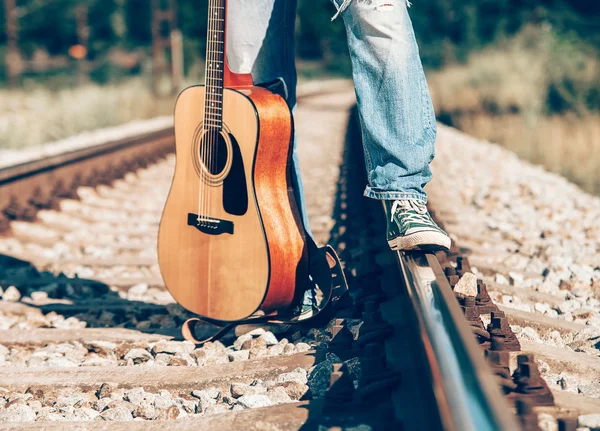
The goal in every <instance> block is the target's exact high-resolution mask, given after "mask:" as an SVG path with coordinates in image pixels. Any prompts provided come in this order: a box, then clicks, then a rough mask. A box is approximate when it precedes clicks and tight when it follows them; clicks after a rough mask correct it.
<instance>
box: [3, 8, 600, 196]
mask: <svg viewBox="0 0 600 431" xmlns="http://www.w3.org/2000/svg"><path fill="white" fill-rule="evenodd" d="M249 1H250V0H249ZM16 3H17V6H18V16H19V49H20V52H21V55H22V56H23V57H24V59H25V60H26V61H27V64H29V66H28V67H27V69H26V70H25V71H24V73H23V74H22V76H21V78H20V81H19V89H18V90H17V89H15V88H12V89H11V88H8V84H7V82H6V78H7V76H6V68H5V67H4V65H2V66H0V87H3V88H4V90H2V89H0V99H1V100H2V103H0V136H2V135H4V136H6V134H8V135H11V133H10V127H13V126H12V125H13V124H14V121H12V120H7V119H6V118H10V115H13V117H14V114H15V112H17V111H18V110H19V109H29V110H31V106H38V109H39V110H43V109H46V108H47V105H44V104H43V103H41V102H40V103H38V104H37V105H36V103H34V102H32V97H33V96H32V94H33V93H36V94H37V93H42V92H43V91H42V90H40V87H42V88H43V90H44V91H50V92H54V93H56V92H61V91H62V92H63V93H64V92H65V91H69V92H68V93H67V94H68V97H65V98H64V99H66V100H69V99H72V98H73V97H76V96H75V94H74V90H73V89H74V88H79V87H82V85H81V82H80V81H78V80H77V79H76V76H77V73H76V70H77V67H76V62H77V61H76V60H74V59H72V58H70V57H69V56H68V54H67V53H68V50H69V48H70V47H71V46H72V45H74V44H77V43H78V40H79V39H78V34H77V25H76V8H77V6H81V5H86V6H87V7H88V14H87V19H88V23H87V26H88V31H89V43H88V56H87V60H88V61H89V67H88V69H87V70H88V72H87V75H88V83H87V84H85V86H87V89H85V91H83V92H82V93H81V94H82V95H85V97H87V98H88V99H86V100H87V102H86V103H82V104H81V105H96V106H98V105H99V106H106V104H100V103H95V102H93V101H92V100H90V99H89V97H90V94H97V97H109V93H110V91H113V92H119V97H114V96H112V99H113V100H119V109H125V108H121V106H126V107H129V108H127V109H131V112H130V111H127V112H125V111H124V112H122V113H121V111H119V110H118V109H117V110H116V111H115V112H112V113H111V116H112V117H114V118H113V119H112V120H111V121H110V122H109V123H119V122H123V121H127V120H131V119H135V118H140V116H142V114H140V113H139V112H137V111H136V109H135V104H134V103H124V102H123V99H124V98H126V97H127V93H128V92H129V93H131V97H136V96H135V95H136V94H140V93H144V92H147V93H148V94H144V95H143V96H142V99H144V100H150V99H151V98H152V95H151V91H150V90H149V89H148V88H146V86H145V85H144V83H145V82H146V83H149V81H150V78H148V76H149V75H150V70H151V42H152V32H151V16H152V11H151V7H150V0H16ZM206 3H207V2H206V1H198V0H178V11H177V15H178V22H179V27H180V29H181V31H182V33H183V52H184V59H185V62H184V66H185V74H186V80H187V82H188V83H193V82H199V81H201V80H202V74H203V58H202V57H203V52H204V42H205V36H206ZM413 3H414V4H413V6H412V8H411V9H410V15H411V18H412V21H413V25H414V28H415V33H416V36H417V39H418V41H419V46H420V51H421V56H422V60H423V64H424V66H425V68H426V71H427V74H428V80H429V85H430V87H431V90H432V95H433V98H434V105H435V107H436V110H437V114H438V118H439V119H440V120H441V121H442V122H444V123H447V124H450V125H452V126H455V127H458V128H460V129H462V130H464V131H466V132H468V133H470V134H474V135H476V136H478V137H481V138H486V139H490V140H493V141H495V142H499V143H501V144H503V145H505V146H507V147H509V148H510V149H512V150H514V151H516V152H517V153H518V154H519V155H521V156H523V157H526V158H529V159H530V160H533V161H534V162H537V163H543V164H544V165H546V166H547V167H548V168H550V169H552V170H554V171H557V172H559V173H561V174H564V175H566V176H568V177H569V178H570V179H572V180H573V181H575V182H577V183H579V184H580V185H582V186H583V187H585V188H586V189H588V190H590V191H592V192H596V193H599V192H600V172H599V171H600V170H598V169H597V165H598V161H599V159H598V157H590V156H589V155H590V154H600V112H599V111H600V25H598V23H600V2H599V1H597V0H569V1H566V0H460V1H459V0H414V1H413ZM334 12H335V9H334V8H333V6H332V5H331V3H330V2H329V1H328V0H299V8H298V19H297V39H296V43H297V54H298V68H299V72H300V76H301V79H310V78H317V77H318V78H321V77H331V76H350V62H349V59H348V53H347V46H346V40H345V30H344V26H343V23H342V20H341V19H338V20H336V21H334V22H330V18H331V16H332V15H333V14H334ZM5 13H6V11H5V10H4V8H3V7H0V58H1V57H3V55H4V53H5V51H6V28H5V26H6V20H5ZM129 83H132V84H129ZM90 86H92V87H93V86H96V87H97V86H103V90H102V91H92V90H90V88H89V87H90ZM132 88H133V89H135V91H133V90H131V89H132ZM16 91H21V92H25V94H24V95H23V94H21V93H16ZM54 93H53V94H54ZM17 94H20V95H21V97H18V98H17V97H14V96H16V95H17ZM9 95H12V96H13V97H11V100H9V98H8V97H7V96H9ZM82 97H83V96H82ZM42 99H43V100H44V101H46V102H44V103H52V102H55V101H56V99H57V98H55V97H50V96H48V95H45V96H43V97H42V96H40V100H42ZM5 102H6V103H5ZM65 103H68V102H65ZM147 106H148V104H147V103H146V107H145V109H144V110H143V116H144V117H148V116H152V115H158V114H168V113H170V105H169V104H164V103H157V104H156V106H157V107H156V109H148V108H147ZM89 109H90V110H91V109H92V107H90V108H89ZM71 111H72V109H71ZM78 112H80V113H84V112H85V109H84V108H83V107H82V106H80V107H79V108H78ZM7 113H8V114H10V115H8V114H7ZM92 114H93V115H97V114H96V112H95V111H90V115H92ZM7 115H8V116H7ZM55 115H56V114H55ZM80 116H85V115H83V114H80ZM3 117H4V119H5V120H4V126H3ZM53 121H54V120H53ZM65 123H66V121H65ZM102 124H103V125H104V124H105V122H103V123H102ZM89 127H90V124H89V122H88V123H85V125H84V126H83V125H82V127H81V128H78V127H76V126H73V125H72V124H71V126H70V127H69V128H68V130H69V132H68V133H74V131H77V130H79V129H82V130H83V129H85V128H89ZM66 133H67V132H66V131H60V130H59V129H57V128H55V132H54V133H53V134H52V135H51V136H48V137H47V138H40V136H37V135H36V137H35V140H36V141H39V139H57V138H61V137H63V135H66ZM4 139H5V140H4V142H3V141H1V140H0V146H2V145H5V146H6V145H13V146H14V145H15V143H14V142H13V143H12V144H10V142H9V141H7V140H6V139H8V138H4ZM19 142H20V143H22V142H24V141H23V137H21V138H20V140H19ZM596 147H598V150H596Z"/></svg>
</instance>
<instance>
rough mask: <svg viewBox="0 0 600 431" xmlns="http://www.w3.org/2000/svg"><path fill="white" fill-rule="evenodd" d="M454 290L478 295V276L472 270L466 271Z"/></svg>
mask: <svg viewBox="0 0 600 431" xmlns="http://www.w3.org/2000/svg"><path fill="white" fill-rule="evenodd" d="M454 292H455V293H460V294H462V295H464V296H477V276H476V275H475V274H472V273H470V272H465V273H464V274H463V276H462V277H461V278H460V280H458V283H456V286H454Z"/></svg>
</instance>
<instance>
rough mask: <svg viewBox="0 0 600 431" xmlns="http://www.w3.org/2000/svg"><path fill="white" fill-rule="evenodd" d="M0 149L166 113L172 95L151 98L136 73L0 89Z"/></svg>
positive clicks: (168, 110) (55, 138)
mask: <svg viewBox="0 0 600 431" xmlns="http://www.w3.org/2000/svg"><path fill="white" fill-rule="evenodd" d="M0 100H2V103H0V148H21V147H27V146H32V145H40V144H43V143H46V142H51V141H55V140H58V139H62V138H66V137H69V136H72V135H75V134H77V133H81V132H83V131H87V130H94V129H98V128H102V127H110V126H116V125H119V124H123V123H126V122H129V121H133V120H139V119H147V118H153V117H156V116H159V115H168V114H170V113H172V111H173V103H174V100H173V99H172V98H166V99H157V98H156V97H154V96H153V94H152V93H151V91H150V90H149V88H148V86H147V84H146V82H144V80H143V79H141V78H134V79H131V80H129V81H127V82H124V83H120V84H112V85H105V86H100V85H96V84H88V85H85V86H82V87H78V88H69V89H61V90H56V91H50V90H48V89H45V88H43V87H37V88H33V89H28V90H0Z"/></svg>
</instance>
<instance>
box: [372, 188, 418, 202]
mask: <svg viewBox="0 0 600 431" xmlns="http://www.w3.org/2000/svg"><path fill="white" fill-rule="evenodd" d="M364 196H366V197H368V198H371V199H378V200H396V199H415V200H418V201H421V202H424V203H426V202H427V195H422V194H419V193H415V192H402V191H386V192H375V191H373V190H372V189H371V188H370V187H368V186H367V188H366V189H365V192H364Z"/></svg>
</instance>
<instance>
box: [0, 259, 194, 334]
mask: <svg viewBox="0 0 600 431" xmlns="http://www.w3.org/2000/svg"><path fill="white" fill-rule="evenodd" d="M0 286H1V287H2V289H3V290H4V292H3V301H0V326H4V325H2V323H3V322H2V319H3V316H2V315H3V314H6V313H5V310H4V309H6V308H7V307H8V306H10V304H8V303H9V302H20V303H21V304H24V305H26V306H29V307H32V308H38V309H40V310H41V311H42V313H43V314H44V315H45V317H46V319H47V321H48V322H47V325H48V327H59V328H62V329H71V328H73V329H75V328H80V327H81V323H79V322H77V320H78V321H80V322H85V324H86V327H88V328H115V327H122V328H128V329H136V330H139V331H142V332H147V333H152V334H163V335H167V336H175V335H178V334H179V328H180V326H181V323H182V322H183V321H185V320H186V319H187V318H188V313H187V312H186V311H185V310H184V309H183V308H182V307H180V306H179V305H177V304H169V305H168V306H164V305H157V304H151V303H147V302H142V301H133V300H129V299H125V298H121V297H120V296H119V294H118V293H117V292H114V291H111V290H110V289H109V287H108V286H107V285H106V284H104V283H101V282H99V281H96V280H89V279H83V278H77V277H75V278H72V277H67V276H66V275H64V274H58V275H56V274H53V273H50V272H41V271H38V269H37V268H36V267H35V266H34V265H33V264H31V263H30V262H27V261H24V260H20V259H16V258H14V257H11V256H7V255H2V254H0ZM21 311H22V312H23V313H25V309H23V308H21ZM11 313H15V309H14V307H13V311H12V312H11ZM56 315H62V316H64V317H65V320H62V318H60V317H59V316H56ZM69 319H70V320H69ZM75 319H77V320H75ZM36 326H39V322H37V324H36Z"/></svg>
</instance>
